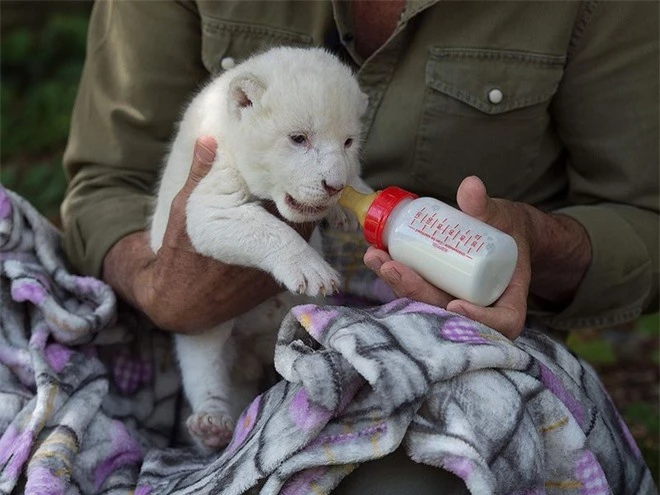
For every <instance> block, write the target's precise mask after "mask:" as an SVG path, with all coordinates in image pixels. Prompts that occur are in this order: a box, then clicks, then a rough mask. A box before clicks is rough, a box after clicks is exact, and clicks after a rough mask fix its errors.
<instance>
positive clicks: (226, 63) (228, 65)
mask: <svg viewBox="0 0 660 495" xmlns="http://www.w3.org/2000/svg"><path fill="white" fill-rule="evenodd" d="M220 67H222V69H223V70H229V69H233V68H234V67H236V61H235V60H234V59H233V58H231V57H224V58H223V59H222V60H220Z"/></svg>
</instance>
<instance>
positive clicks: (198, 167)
mask: <svg viewBox="0 0 660 495" xmlns="http://www.w3.org/2000/svg"><path fill="white" fill-rule="evenodd" d="M217 149H218V143H216V141H215V139H213V138H212V137H211V136H202V137H200V138H197V140H196V141H195V147H194V149H193V158H192V164H191V165H190V172H189V173H188V179H187V180H186V184H185V186H184V187H183V188H184V189H186V190H187V192H190V191H192V190H193V189H194V188H195V186H196V185H197V184H198V183H199V181H200V180H202V179H203V178H204V177H205V176H206V174H208V173H209V170H211V165H212V164H213V160H215V153H216V151H217Z"/></svg>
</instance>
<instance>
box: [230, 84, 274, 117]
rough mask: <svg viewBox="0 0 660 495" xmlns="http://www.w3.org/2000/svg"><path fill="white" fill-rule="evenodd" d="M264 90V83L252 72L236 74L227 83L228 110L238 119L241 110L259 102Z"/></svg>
mask: <svg viewBox="0 0 660 495" xmlns="http://www.w3.org/2000/svg"><path fill="white" fill-rule="evenodd" d="M265 90H266V87H265V85H264V84H263V83H262V82H261V81H260V80H259V79H258V78H257V77H256V76H254V75H252V74H241V75H239V76H236V77H235V78H234V79H232V81H231V82H230V83H229V102H228V103H229V111H230V112H231V113H232V114H233V115H234V116H235V117H236V118H237V119H240V118H241V114H242V112H243V110H245V109H246V108H250V107H253V106H255V105H257V104H258V103H259V100H260V99H261V95H263V94H264V91H265Z"/></svg>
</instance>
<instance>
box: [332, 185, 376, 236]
mask: <svg viewBox="0 0 660 495" xmlns="http://www.w3.org/2000/svg"><path fill="white" fill-rule="evenodd" d="M376 196H378V192H374V193H371V194H364V193H361V192H359V191H356V190H355V189H353V188H352V187H351V186H346V187H345V188H344V189H343V190H342V192H341V195H340V196H339V204H340V205H341V206H343V207H345V208H348V209H349V210H351V212H353V214H354V215H355V216H356V217H357V219H358V222H360V225H361V226H362V227H364V219H365V218H366V216H367V211H368V210H369V207H370V206H371V203H373V201H374V199H376Z"/></svg>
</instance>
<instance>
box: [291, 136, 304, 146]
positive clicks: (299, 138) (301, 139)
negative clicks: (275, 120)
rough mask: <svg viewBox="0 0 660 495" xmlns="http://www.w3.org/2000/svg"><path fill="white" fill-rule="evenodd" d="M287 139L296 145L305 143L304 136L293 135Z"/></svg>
mask: <svg viewBox="0 0 660 495" xmlns="http://www.w3.org/2000/svg"><path fill="white" fill-rule="evenodd" d="M289 138H290V139H291V141H293V142H294V143H296V144H303V143H305V142H306V141H307V138H306V137H305V135H304V134H293V135H291V136H289Z"/></svg>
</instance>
